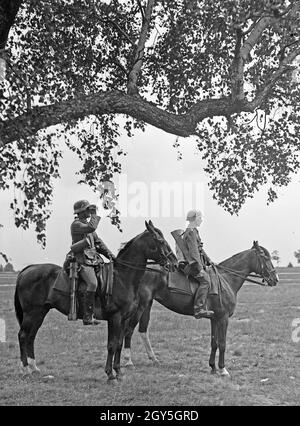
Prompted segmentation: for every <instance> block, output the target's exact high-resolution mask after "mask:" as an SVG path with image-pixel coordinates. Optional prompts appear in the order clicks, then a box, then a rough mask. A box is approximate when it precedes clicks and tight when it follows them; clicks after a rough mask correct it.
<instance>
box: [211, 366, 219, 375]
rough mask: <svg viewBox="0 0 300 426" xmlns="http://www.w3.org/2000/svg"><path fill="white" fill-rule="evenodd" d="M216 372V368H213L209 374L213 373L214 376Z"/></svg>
mask: <svg viewBox="0 0 300 426" xmlns="http://www.w3.org/2000/svg"><path fill="white" fill-rule="evenodd" d="M217 373H218V372H217V369H216V368H213V369H212V370H211V371H210V374H213V375H214V376H215V375H216V374H217Z"/></svg>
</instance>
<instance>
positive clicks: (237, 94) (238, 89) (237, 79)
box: [231, 17, 275, 102]
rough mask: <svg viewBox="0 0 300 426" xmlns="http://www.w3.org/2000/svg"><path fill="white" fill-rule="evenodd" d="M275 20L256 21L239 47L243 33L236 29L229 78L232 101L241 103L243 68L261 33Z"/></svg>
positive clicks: (242, 96) (265, 18)
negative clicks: (230, 75)
mask: <svg viewBox="0 0 300 426" xmlns="http://www.w3.org/2000/svg"><path fill="white" fill-rule="evenodd" d="M273 19H275V18H271V17H263V18H261V19H260V20H258V21H257V23H256V25H255V26H254V27H253V28H252V31H251V32H250V34H249V36H248V37H247V39H246V40H245V41H244V43H243V45H242V46H241V40H242V37H243V33H242V30H241V29H237V31H236V32H237V41H236V47H235V53H234V59H233V62H232V65H231V69H232V78H231V96H232V99H233V101H239V102H241V101H243V99H244V97H245V94H244V66H245V63H246V61H247V59H248V57H249V54H250V52H251V50H252V49H253V48H254V46H255V45H256V44H257V42H258V41H259V39H260V37H261V35H262V33H263V31H264V30H265V29H266V28H267V27H268V26H269V25H270V24H271V23H272V20H273Z"/></svg>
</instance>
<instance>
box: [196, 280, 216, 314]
mask: <svg viewBox="0 0 300 426" xmlns="http://www.w3.org/2000/svg"><path fill="white" fill-rule="evenodd" d="M195 278H196V279H197V281H198V282H199V286H198V289H197V291H196V294H195V298H194V317H195V318H197V319H199V318H211V317H212V316H213V315H214V312H213V311H208V310H207V309H206V299H207V295H208V290H209V282H208V281H207V280H206V279H205V278H204V277H203V276H202V275H201V277H198V276H197V277H195Z"/></svg>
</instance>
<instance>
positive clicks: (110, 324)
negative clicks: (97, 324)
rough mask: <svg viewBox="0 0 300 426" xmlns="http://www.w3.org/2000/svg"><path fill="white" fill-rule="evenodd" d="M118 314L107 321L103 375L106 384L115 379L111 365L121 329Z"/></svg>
mask: <svg viewBox="0 0 300 426" xmlns="http://www.w3.org/2000/svg"><path fill="white" fill-rule="evenodd" d="M120 323H121V320H120V313H119V312H118V313H117V314H115V315H113V316H112V317H111V318H109V320H108V321H107V328H108V337H107V359H106V365H105V373H106V374H107V381H108V383H109V382H110V381H111V380H114V379H115V378H116V377H115V376H114V374H113V368H112V363H113V359H114V356H115V353H116V350H117V345H118V337H119V335H120V327H121V324H120Z"/></svg>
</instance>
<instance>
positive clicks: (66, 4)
mask: <svg viewBox="0 0 300 426" xmlns="http://www.w3.org/2000/svg"><path fill="white" fill-rule="evenodd" d="M0 14H1V9H0ZM299 22H300V7H299V1H292V0H291V1H288V0H284V1H272V0H265V1H263V0H253V1H252V0H251V1H250V0H222V1H221V0H216V1H214V2H211V1H208V0H198V1H197V0H178V1H176V2H171V1H166V0H156V1H154V0H148V1H147V2H146V1H142V0H128V1H121V0H120V1H117V0H110V1H109V0H107V1H94V0H42V1H38V0H27V1H23V2H22V4H21V8H20V10H19V13H18V15H17V18H16V22H15V25H14V26H13V28H12V30H11V32H10V37H9V39H8V41H7V43H6V47H7V50H8V58H7V68H8V72H7V80H6V81H5V82H4V83H3V84H2V85H1V86H0V145H1V153H0V187H1V188H2V189H5V188H8V187H9V186H10V184H11V182H14V186H15V190H16V197H15V198H14V200H13V201H12V204H11V207H12V209H13V210H14V212H15V222H16V225H17V226H22V227H23V228H27V227H28V226H29V224H30V223H34V224H35V225H36V231H37V234H38V238H39V240H40V241H41V242H42V243H43V244H44V243H45V222H46V219H47V218H48V217H49V214H50V204H51V198H52V191H53V182H54V180H55V179H57V178H58V177H59V159H60V158H61V141H62V140H65V141H66V143H67V145H68V146H69V148H70V149H71V150H73V151H74V152H76V153H77V154H78V156H79V157H80V158H81V160H82V169H81V171H80V174H81V177H80V179H81V181H84V182H86V183H87V184H89V185H90V186H91V187H93V188H97V187H98V185H99V182H100V181H103V180H110V179H112V177H113V175H114V173H118V172H119V171H120V167H121V166H120V162H119V156H120V155H122V154H123V152H122V149H121V148H120V134H121V133H122V132H123V131H124V130H125V131H126V132H127V134H128V135H130V136H131V135H132V134H133V132H134V130H135V129H137V128H138V129H144V128H145V126H146V125H147V124H151V125H154V126H155V127H157V128H160V129H162V130H164V131H166V132H169V133H172V134H174V135H177V136H180V137H183V138H184V137H187V136H190V135H194V136H195V137H196V138H197V141H198V142H197V145H198V149H199V151H200V152H201V155H202V158H203V159H204V160H205V161H206V166H205V171H206V172H207V174H208V176H209V179H210V183H209V185H210V188H211V190H212V191H213V194H214V197H215V199H216V200H217V201H218V203H219V204H220V205H221V206H223V207H224V208H225V209H226V210H227V211H229V212H230V213H237V212H238V211H239V209H240V208H241V206H242V205H243V203H244V202H245V200H246V199H247V198H248V197H253V195H254V193H255V192H256V191H257V190H258V189H259V188H260V187H261V186H262V185H265V184H267V185H268V188H269V189H268V197H269V201H271V200H274V198H276V187H277V186H282V185H287V184H288V182H289V181H290V179H291V176H292V174H293V173H294V172H296V171H297V170H299V159H298V154H299V147H300V137H299V126H300V124H299V110H300V91H299V84H298V82H297V79H296V78H295V67H294V65H293V64H295V60H296V59H297V57H298V55H299V54H300V48H299V42H300V40H299ZM120 115H122V116H123V117H124V119H123V120H119V118H118V117H119V116H120ZM74 135H76V138H75V137H74ZM114 220H115V222H116V223H117V224H118V219H117V218H114Z"/></svg>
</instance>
